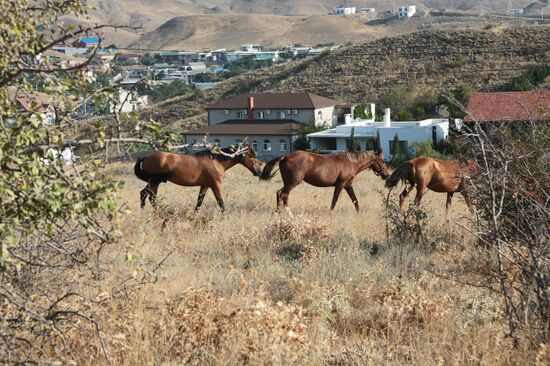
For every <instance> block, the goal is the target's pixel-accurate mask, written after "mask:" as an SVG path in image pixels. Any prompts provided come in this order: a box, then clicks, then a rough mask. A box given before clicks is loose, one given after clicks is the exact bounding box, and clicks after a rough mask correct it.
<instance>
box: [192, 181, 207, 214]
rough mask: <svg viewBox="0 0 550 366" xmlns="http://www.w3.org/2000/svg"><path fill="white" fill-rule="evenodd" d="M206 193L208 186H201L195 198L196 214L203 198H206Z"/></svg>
mask: <svg viewBox="0 0 550 366" xmlns="http://www.w3.org/2000/svg"><path fill="white" fill-rule="evenodd" d="M207 191H208V186H201V190H200V191H199V197H198V198H197V206H196V207H195V212H197V211H198V210H199V208H200V207H201V205H202V202H203V201H204V196H206V192H207Z"/></svg>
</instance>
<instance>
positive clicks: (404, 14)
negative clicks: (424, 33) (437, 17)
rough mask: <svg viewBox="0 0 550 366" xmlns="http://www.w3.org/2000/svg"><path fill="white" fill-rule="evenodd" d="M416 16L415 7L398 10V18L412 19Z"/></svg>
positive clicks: (402, 7)
mask: <svg viewBox="0 0 550 366" xmlns="http://www.w3.org/2000/svg"><path fill="white" fill-rule="evenodd" d="M414 14H416V6H415V5H408V6H400V7H399V9H398V10H397V16H398V17H399V18H410V17H412V16H413V15H414Z"/></svg>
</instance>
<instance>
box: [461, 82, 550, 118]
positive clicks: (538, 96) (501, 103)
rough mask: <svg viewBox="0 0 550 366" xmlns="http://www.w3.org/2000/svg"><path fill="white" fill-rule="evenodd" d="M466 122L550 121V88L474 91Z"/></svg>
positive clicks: (467, 109) (469, 103)
mask: <svg viewBox="0 0 550 366" xmlns="http://www.w3.org/2000/svg"><path fill="white" fill-rule="evenodd" d="M466 113H467V114H466V117H464V122H465V123H469V122H479V123H494V122H529V121H534V122H542V121H550V90H538V91H526V92H499V93H473V94H472V95H471V96H470V99H469V101H468V107H467V108H466Z"/></svg>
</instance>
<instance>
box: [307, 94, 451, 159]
mask: <svg viewBox="0 0 550 366" xmlns="http://www.w3.org/2000/svg"><path fill="white" fill-rule="evenodd" d="M374 112H375V108H374V104H371V112H370V115H371V116H374ZM352 131H353V137H354V138H355V140H356V143H357V147H358V148H359V149H360V150H361V151H374V150H376V148H377V146H376V145H377V144H376V140H377V138H379V139H380V147H381V148H382V151H383V153H384V159H386V160H390V159H391V158H392V152H393V151H395V148H396V147H395V146H393V145H394V143H395V142H394V140H395V136H397V137H398V138H399V146H397V149H398V151H399V152H400V153H401V154H404V155H407V154H408V153H409V149H410V148H411V146H412V144H413V143H415V142H425V141H433V142H434V143H437V142H439V141H441V140H443V139H445V138H447V137H448V135H449V120H448V119H446V118H445V119H426V120H423V121H407V122H401V121H400V122H396V121H391V116H390V109H389V108H387V109H386V114H385V115H384V121H383V122H376V121H375V120H374V118H371V119H359V118H357V119H353V118H352V117H351V115H346V121H345V123H344V124H342V125H339V126H336V127H335V128H331V129H328V130H325V131H321V132H315V133H310V134H308V135H307V137H308V138H309V141H310V144H311V148H312V149H319V148H320V149H325V150H328V151H348V150H349V147H350V144H351V136H352Z"/></svg>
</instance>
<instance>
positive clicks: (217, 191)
mask: <svg viewBox="0 0 550 366" xmlns="http://www.w3.org/2000/svg"><path fill="white" fill-rule="evenodd" d="M211 189H212V192H214V197H216V202H218V205H219V206H220V208H221V209H222V212H225V204H224V203H223V198H222V187H221V183H218V182H216V184H214V186H213V187H211Z"/></svg>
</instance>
